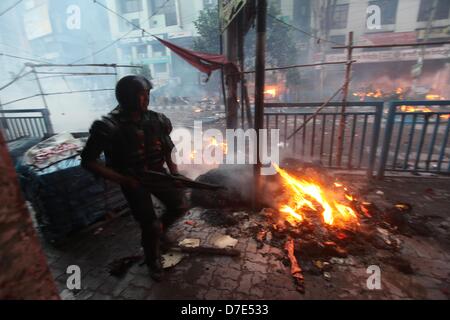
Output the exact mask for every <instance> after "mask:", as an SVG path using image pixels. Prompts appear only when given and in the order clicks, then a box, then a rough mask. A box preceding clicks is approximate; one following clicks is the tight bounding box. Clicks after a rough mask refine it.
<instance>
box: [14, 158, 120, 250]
mask: <svg viewBox="0 0 450 320" xmlns="http://www.w3.org/2000/svg"><path fill="white" fill-rule="evenodd" d="M17 171H18V173H19V177H20V182H21V186H22V189H23V191H24V194H25V197H26V199H27V200H28V201H30V202H31V204H32V205H33V208H34V210H35V212H36V221H37V224H38V228H39V230H40V231H41V233H42V235H43V236H44V238H45V239H46V240H48V241H52V242H53V241H58V240H61V239H62V238H64V237H66V236H67V235H69V234H70V233H72V232H74V231H77V230H80V229H82V228H83V227H86V226H88V225H90V224H92V223H94V222H96V221H99V220H100V219H102V218H103V217H104V216H105V215H106V214H107V213H108V212H112V211H115V210H120V209H123V208H124V207H126V202H125V199H124V198H123V196H122V193H121V191H120V188H119V187H118V186H117V185H115V184H112V183H106V182H105V180H103V179H99V178H95V177H94V176H93V175H92V174H91V173H89V172H87V171H86V170H84V169H83V168H81V166H80V157H79V156H77V157H75V158H71V159H66V160H63V161H61V162H58V163H56V164H54V165H51V166H50V167H48V168H45V169H42V170H37V169H35V168H33V167H31V166H28V165H21V166H19V167H18V168H17Z"/></svg>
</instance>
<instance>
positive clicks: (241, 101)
mask: <svg viewBox="0 0 450 320" xmlns="http://www.w3.org/2000/svg"><path fill="white" fill-rule="evenodd" d="M244 19H245V16H244V14H243V13H242V12H241V13H240V14H239V27H238V33H239V38H238V56H239V62H240V69H241V72H244V69H245V65H244V59H245V56H244ZM244 77H245V75H244V73H242V74H241V77H240V79H239V80H240V82H241V88H240V94H241V96H240V99H239V105H240V108H241V128H242V129H244V125H245V121H244V120H245V117H244V105H245V103H244V101H245V87H244V86H245V83H244V81H245V79H244Z"/></svg>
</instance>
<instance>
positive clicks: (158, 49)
mask: <svg viewBox="0 0 450 320" xmlns="http://www.w3.org/2000/svg"><path fill="white" fill-rule="evenodd" d="M152 51H153V56H154V57H164V56H165V55H166V47H164V46H163V45H162V44H161V43H156V44H154V45H152Z"/></svg>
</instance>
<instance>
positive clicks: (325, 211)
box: [274, 164, 358, 226]
mask: <svg viewBox="0 0 450 320" xmlns="http://www.w3.org/2000/svg"><path fill="white" fill-rule="evenodd" d="M274 167H275V169H276V170H277V172H278V173H279V174H280V176H281V177H282V178H283V180H284V183H285V186H286V187H287V188H288V191H289V193H290V199H289V203H288V204H282V205H281V206H280V208H279V211H280V212H281V213H284V214H287V216H286V220H287V221H288V222H297V223H298V222H302V221H303V220H305V219H306V214H307V213H308V211H314V212H317V213H320V214H321V215H322V220H323V222H324V223H325V224H327V225H330V226H343V225H346V224H348V223H356V224H358V217H357V215H356V213H355V211H354V210H353V209H352V208H351V207H349V206H346V205H344V204H342V203H341V202H339V201H338V200H337V199H336V196H335V195H334V194H333V193H332V192H327V191H326V190H325V189H324V188H323V187H321V186H320V185H319V184H318V183H315V182H313V181H307V180H304V179H298V178H294V177H292V176H291V175H289V174H288V173H287V172H286V171H285V170H283V169H281V168H280V167H278V166H277V165H276V164H274ZM335 186H336V187H338V188H342V187H343V185H342V184H340V183H335ZM346 197H347V199H348V200H350V201H353V200H354V198H353V197H352V196H350V195H346ZM317 204H318V205H320V209H319V208H318V207H319V206H317Z"/></svg>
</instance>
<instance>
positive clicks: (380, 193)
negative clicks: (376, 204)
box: [375, 190, 384, 196]
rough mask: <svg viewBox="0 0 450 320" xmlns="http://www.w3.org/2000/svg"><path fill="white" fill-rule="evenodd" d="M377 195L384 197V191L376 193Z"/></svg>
mask: <svg viewBox="0 0 450 320" xmlns="http://www.w3.org/2000/svg"><path fill="white" fill-rule="evenodd" d="M375 193H376V194H378V195H380V196H382V195H384V192H383V191H381V190H378V191H377V192H375Z"/></svg>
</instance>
